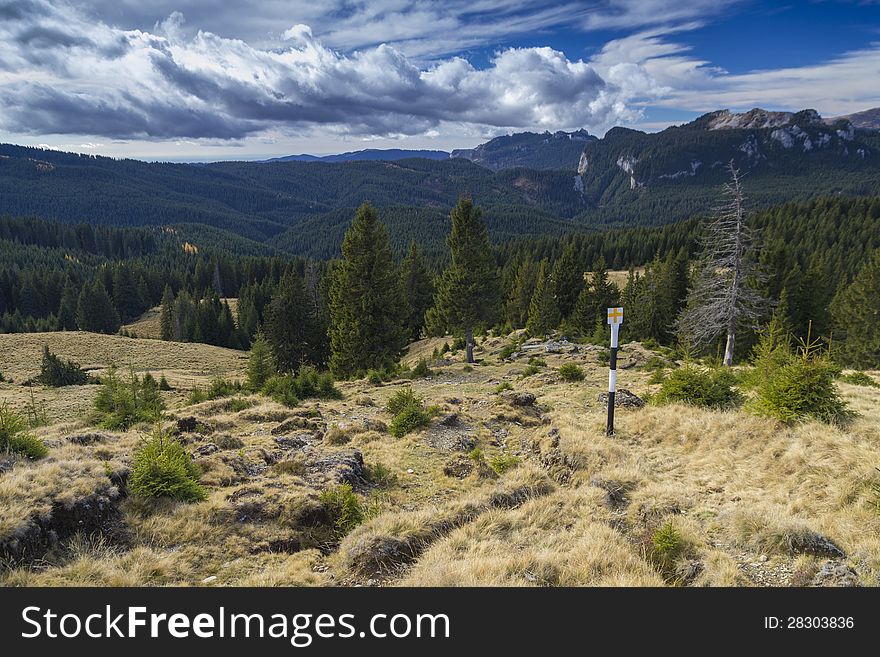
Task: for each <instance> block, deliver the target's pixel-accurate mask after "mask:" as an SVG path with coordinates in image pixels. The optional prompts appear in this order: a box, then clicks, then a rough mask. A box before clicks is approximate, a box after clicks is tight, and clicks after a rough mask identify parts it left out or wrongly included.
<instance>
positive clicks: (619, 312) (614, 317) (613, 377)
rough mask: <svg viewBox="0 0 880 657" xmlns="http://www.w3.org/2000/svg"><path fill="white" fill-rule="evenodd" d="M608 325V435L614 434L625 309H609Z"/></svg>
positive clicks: (606, 431) (606, 430)
mask: <svg viewBox="0 0 880 657" xmlns="http://www.w3.org/2000/svg"><path fill="white" fill-rule="evenodd" d="M608 323H609V324H610V325H611V359H610V361H609V365H610V366H609V370H608V426H607V427H606V429H605V433H606V434H607V435H609V436H610V435H612V434H613V433H614V393H615V392H617V333H618V331H619V330H620V325H621V324H623V308H609V309H608Z"/></svg>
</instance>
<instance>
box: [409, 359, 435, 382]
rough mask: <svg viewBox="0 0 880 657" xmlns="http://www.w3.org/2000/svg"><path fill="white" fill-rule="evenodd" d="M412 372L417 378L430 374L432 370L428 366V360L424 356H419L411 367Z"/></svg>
mask: <svg viewBox="0 0 880 657" xmlns="http://www.w3.org/2000/svg"><path fill="white" fill-rule="evenodd" d="M412 374H413V376H414V377H415V378H417V379H424V378H425V377H427V376H432V375H433V374H434V372H433V371H432V370H431V368H430V367H428V361H426V360H425V359H424V358H419V362H418V363H416V366H415V367H414V368H413V371H412Z"/></svg>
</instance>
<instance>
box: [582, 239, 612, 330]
mask: <svg viewBox="0 0 880 657" xmlns="http://www.w3.org/2000/svg"><path fill="white" fill-rule="evenodd" d="M619 298H620V291H619V290H618V289H617V286H616V285H615V284H614V283H612V282H611V280H610V279H609V278H608V269H607V267H606V265H605V258H604V257H602V256H599V259H598V260H596V262H595V263H594V264H593V272H592V273H591V274H590V280H589V283H588V284H587V285H586V286H584V288H583V290H581V293H580V295H579V296H578V300H577V304H575V309H574V314H573V315H572V319H573V321H574V324H575V326H576V327H577V328H578V329H580V330H581V331H582V332H583V333H588V332H591V331H592V330H593V329H594V328H595V325H596V319H601V320H603V321H604V320H605V314H606V312H607V309H608V308H611V307H614V306H615V305H616V304H617V301H618V299H619Z"/></svg>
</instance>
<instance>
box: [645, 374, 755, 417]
mask: <svg viewBox="0 0 880 657" xmlns="http://www.w3.org/2000/svg"><path fill="white" fill-rule="evenodd" d="M733 383H734V379H732V377H731V374H730V373H729V372H727V371H726V370H721V369H718V370H711V371H705V370H700V369H697V368H695V367H682V368H681V369H678V370H674V371H673V372H671V373H670V374H669V376H667V377H666V378H665V379H664V380H663V383H662V384H661V387H660V390H659V391H658V392H657V394H656V395H654V396H653V397H652V398H651V403H653V404H656V405H658V406H662V405H664V404H688V405H690V406H698V407H700V408H715V409H730V408H735V407H736V406H739V405H740V404H741V403H742V395H740V393H739V392H738V391H736V390H734V389H733V387H732V385H733Z"/></svg>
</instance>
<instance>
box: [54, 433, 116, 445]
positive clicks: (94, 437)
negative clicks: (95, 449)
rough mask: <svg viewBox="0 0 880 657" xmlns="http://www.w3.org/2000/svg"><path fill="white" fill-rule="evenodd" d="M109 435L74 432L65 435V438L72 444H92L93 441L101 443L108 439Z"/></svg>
mask: <svg viewBox="0 0 880 657" xmlns="http://www.w3.org/2000/svg"><path fill="white" fill-rule="evenodd" d="M109 438H110V436H109V435H108V434H106V433H99V432H86V433H74V434H71V435H69V436H65V438H64V439H65V440H67V442H69V443H73V444H74V445H94V444H95V443H103V442H106V441H107V439H109Z"/></svg>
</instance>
